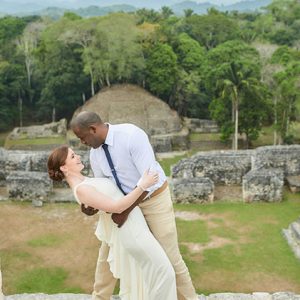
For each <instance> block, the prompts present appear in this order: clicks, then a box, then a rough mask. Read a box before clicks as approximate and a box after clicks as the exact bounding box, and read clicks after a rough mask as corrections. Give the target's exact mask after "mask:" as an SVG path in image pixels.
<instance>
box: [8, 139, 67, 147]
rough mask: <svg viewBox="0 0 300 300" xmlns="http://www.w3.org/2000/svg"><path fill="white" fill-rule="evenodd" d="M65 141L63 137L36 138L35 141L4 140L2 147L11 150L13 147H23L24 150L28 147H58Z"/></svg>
mask: <svg viewBox="0 0 300 300" xmlns="http://www.w3.org/2000/svg"><path fill="white" fill-rule="evenodd" d="M66 143H67V140H66V139H65V138H63V137H53V138H49V137H47V138H36V139H20V140H6V141H5V145H4V147H5V148H6V149H13V148H14V147H15V146H17V147H20V146H21V147H24V149H28V148H30V146H41V145H60V144H66Z"/></svg>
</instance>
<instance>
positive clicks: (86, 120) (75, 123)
mask: <svg viewBox="0 0 300 300" xmlns="http://www.w3.org/2000/svg"><path fill="white" fill-rule="evenodd" d="M100 124H103V122H102V120H101V118H100V116H99V115H98V114H96V113H94V112H91V111H83V112H81V113H79V114H78V115H77V116H76V117H75V118H73V119H72V121H71V123H70V127H71V129H72V130H74V129H75V128H78V129H80V130H82V129H88V128H90V126H91V125H100Z"/></svg>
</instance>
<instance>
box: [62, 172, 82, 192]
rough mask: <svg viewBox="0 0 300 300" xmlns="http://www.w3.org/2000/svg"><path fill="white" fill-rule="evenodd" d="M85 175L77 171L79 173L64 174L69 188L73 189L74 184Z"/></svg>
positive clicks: (79, 181)
mask: <svg viewBox="0 0 300 300" xmlns="http://www.w3.org/2000/svg"><path fill="white" fill-rule="evenodd" d="M84 179H85V177H84V176H83V175H82V174H81V173H79V174H68V176H66V181H67V183H68V185H69V186H70V188H71V189H73V188H74V187H75V186H76V185H78V184H79V183H81V182H82V181H84Z"/></svg>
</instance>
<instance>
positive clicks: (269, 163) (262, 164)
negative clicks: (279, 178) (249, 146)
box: [252, 145, 300, 177]
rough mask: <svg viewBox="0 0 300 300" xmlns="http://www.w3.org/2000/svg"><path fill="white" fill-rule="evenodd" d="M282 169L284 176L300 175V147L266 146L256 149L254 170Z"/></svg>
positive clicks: (253, 159)
mask: <svg viewBox="0 0 300 300" xmlns="http://www.w3.org/2000/svg"><path fill="white" fill-rule="evenodd" d="M269 168H274V169H281V170H283V173H284V176H285V177H287V176H297V175H300V145H289V146H288V145H284V146H265V147H259V148H257V149H256V151H255V153H254V156H253V158H252V169H253V170H254V169H269Z"/></svg>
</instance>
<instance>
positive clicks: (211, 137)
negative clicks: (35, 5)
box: [189, 132, 221, 142]
mask: <svg viewBox="0 0 300 300" xmlns="http://www.w3.org/2000/svg"><path fill="white" fill-rule="evenodd" d="M220 136H221V134H220V133H197V132H195V133H191V134H190V135H189V138H190V141H193V142H194V141H216V142H218V141H220Z"/></svg>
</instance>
